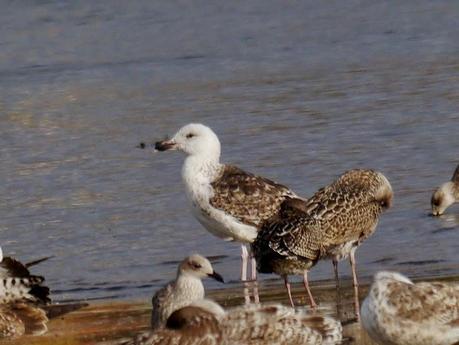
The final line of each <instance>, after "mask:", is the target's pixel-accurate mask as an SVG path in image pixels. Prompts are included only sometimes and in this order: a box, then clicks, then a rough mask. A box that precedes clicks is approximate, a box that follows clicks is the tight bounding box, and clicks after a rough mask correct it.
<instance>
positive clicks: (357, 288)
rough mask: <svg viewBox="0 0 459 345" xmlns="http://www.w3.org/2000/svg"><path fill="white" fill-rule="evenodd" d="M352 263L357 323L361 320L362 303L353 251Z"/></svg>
mask: <svg viewBox="0 0 459 345" xmlns="http://www.w3.org/2000/svg"><path fill="white" fill-rule="evenodd" d="M349 258H350V261H351V268H352V279H353V285H354V307H355V316H356V317H357V321H359V320H360V302H359V282H358V281H357V273H356V271H355V250H352V251H351V255H350V256H349Z"/></svg>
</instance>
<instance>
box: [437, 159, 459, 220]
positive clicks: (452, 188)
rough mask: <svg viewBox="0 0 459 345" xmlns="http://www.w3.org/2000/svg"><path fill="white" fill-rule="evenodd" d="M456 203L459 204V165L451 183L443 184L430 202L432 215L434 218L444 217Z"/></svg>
mask: <svg viewBox="0 0 459 345" xmlns="http://www.w3.org/2000/svg"><path fill="white" fill-rule="evenodd" d="M455 202H459V164H458V166H457V167H456V170H455V171H454V174H453V177H452V178H451V181H448V182H445V183H443V184H442V185H441V186H440V187H438V188H437V190H436V191H435V192H434V193H433V194H432V199H431V201H430V203H431V206H432V214H433V215H434V216H440V215H442V214H443V213H444V212H445V211H446V209H447V208H448V207H450V206H451V205H452V204H454V203H455Z"/></svg>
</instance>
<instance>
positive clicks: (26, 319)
mask: <svg viewBox="0 0 459 345" xmlns="http://www.w3.org/2000/svg"><path fill="white" fill-rule="evenodd" d="M32 264H34V263H32ZM29 266H31V265H29ZM43 281H44V278H43V277H42V276H36V275H32V274H30V272H29V270H28V268H27V265H23V264H22V263H20V262H19V261H17V260H15V259H13V258H11V257H3V253H2V250H1V248H0V337H15V336H20V335H23V334H33V335H39V334H43V333H45V332H46V331H47V326H46V323H47V322H48V318H47V316H46V313H45V311H44V310H43V309H41V308H40V306H41V305H44V304H47V303H49V302H50V299H49V289H48V287H46V286H43V285H42V283H43Z"/></svg>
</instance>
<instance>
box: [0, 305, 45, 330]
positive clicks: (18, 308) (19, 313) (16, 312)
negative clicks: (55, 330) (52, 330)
mask: <svg viewBox="0 0 459 345" xmlns="http://www.w3.org/2000/svg"><path fill="white" fill-rule="evenodd" d="M47 322H48V317H47V316H46V313H45V311H44V310H43V309H41V308H39V307H37V306H34V305H31V304H28V303H22V302H19V303H8V304H2V305H0V336H1V337H5V338H6V337H8V338H9V337H17V336H21V335H23V334H31V335H41V334H43V333H45V332H46V331H47V330H48V328H47V326H46V323H47Z"/></svg>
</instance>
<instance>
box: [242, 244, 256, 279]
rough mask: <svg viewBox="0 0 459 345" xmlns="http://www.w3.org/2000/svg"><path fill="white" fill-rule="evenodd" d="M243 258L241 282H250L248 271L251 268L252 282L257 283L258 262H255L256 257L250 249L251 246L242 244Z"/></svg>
mask: <svg viewBox="0 0 459 345" xmlns="http://www.w3.org/2000/svg"><path fill="white" fill-rule="evenodd" d="M241 258H242V264H241V265H242V266H241V281H243V282H245V281H248V280H249V279H248V275H247V271H248V268H249V267H250V280H252V281H255V280H257V261H256V260H255V256H254V255H253V253H252V250H251V249H250V245H248V244H246V243H243V244H241ZM249 259H250V266H249Z"/></svg>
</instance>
